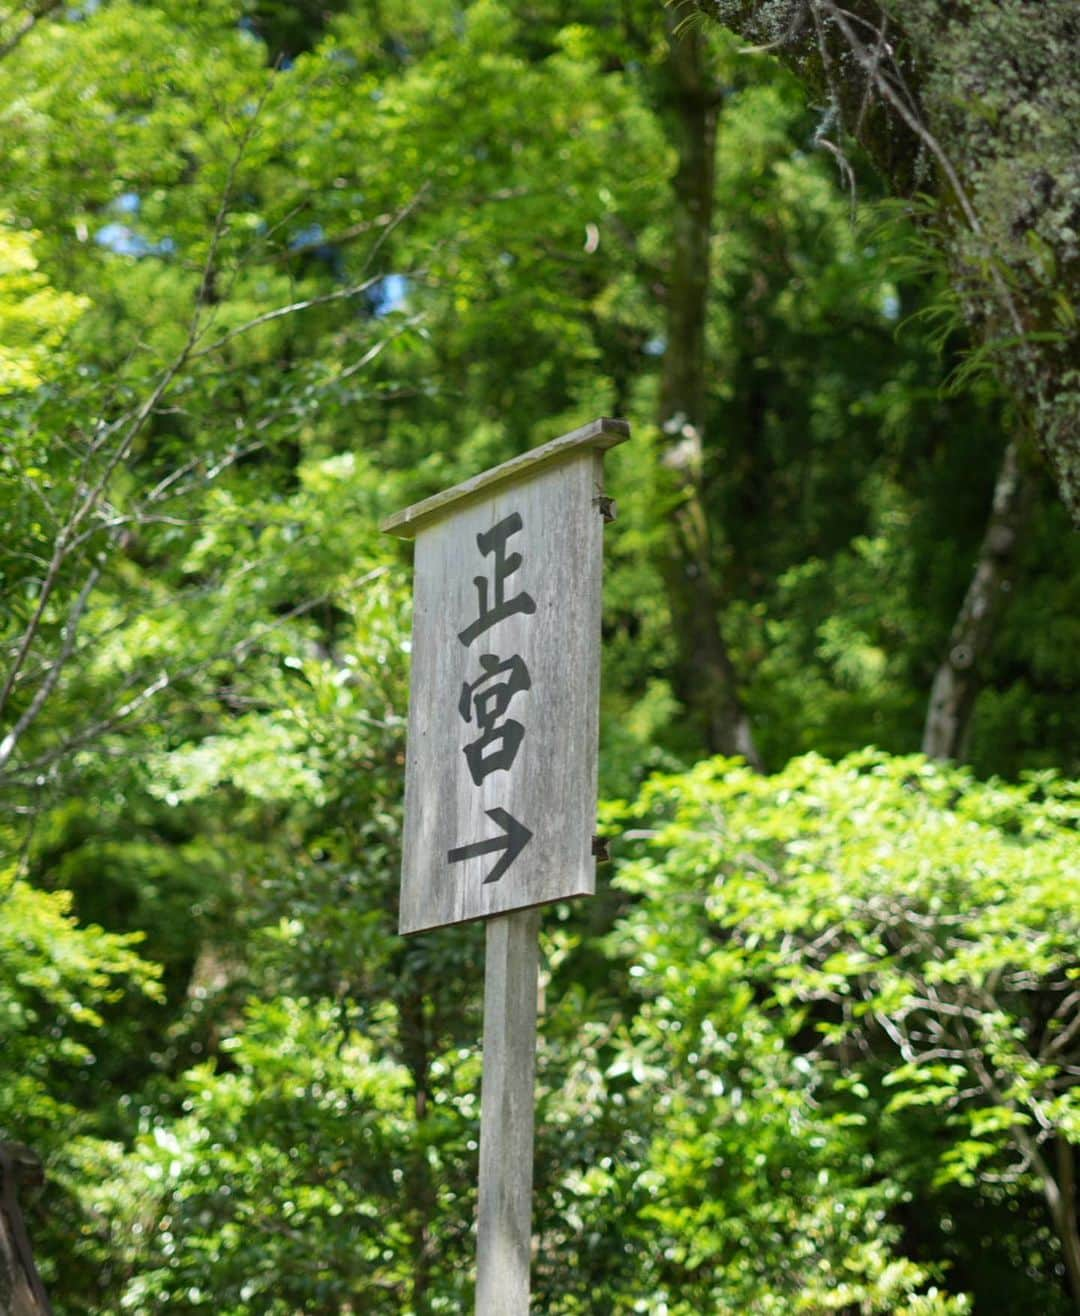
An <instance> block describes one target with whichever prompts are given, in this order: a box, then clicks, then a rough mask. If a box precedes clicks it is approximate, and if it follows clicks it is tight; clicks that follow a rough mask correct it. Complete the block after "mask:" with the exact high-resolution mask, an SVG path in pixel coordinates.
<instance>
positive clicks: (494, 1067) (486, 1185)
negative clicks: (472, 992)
mask: <svg viewBox="0 0 1080 1316" xmlns="http://www.w3.org/2000/svg"><path fill="white" fill-rule="evenodd" d="M539 958H540V911H539V910H537V909H522V910H517V911H515V912H514V913H512V914H503V915H501V916H499V917H497V918H492V919H489V920H488V924H487V956H486V965H485V970H484V1074H483V1082H482V1086H481V1089H480V1200H479V1214H478V1239H477V1263H476V1316H526V1313H527V1312H528V1310H529V1263H530V1259H531V1253H532V1174H533V1099H534V1093H533V1079H534V1073H535V1069H536V1002H537V994H536V993H537V977H538V969H539Z"/></svg>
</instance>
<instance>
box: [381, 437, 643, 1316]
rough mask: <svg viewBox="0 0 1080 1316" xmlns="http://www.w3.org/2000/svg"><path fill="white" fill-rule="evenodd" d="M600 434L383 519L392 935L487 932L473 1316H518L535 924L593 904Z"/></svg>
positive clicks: (566, 442) (602, 508) (524, 1238)
mask: <svg viewBox="0 0 1080 1316" xmlns="http://www.w3.org/2000/svg"><path fill="white" fill-rule="evenodd" d="M629 437H630V430H629V426H628V425H627V424H626V423H625V422H624V421H620V420H596V421H593V422H592V424H591V425H586V426H584V427H583V428H582V429H579V430H575V431H574V432H573V433H572V434H564V435H563V436H562V438H559V439H554V440H552V442H551V443H546V444H544V445H543V446H542V447H540V448H534V449H533V450H532V451H531V452H527V453H524V454H523V455H522V456H521V457H516V458H514V460H513V461H509V462H505V463H504V464H503V465H502V466H496V467H495V468H494V469H492V470H490V471H485V472H484V473H483V474H482V475H478V476H476V477H474V478H473V479H471V480H467V481H466V482H465V483H464V484H459V485H457V486H456V487H455V488H453V489H448V490H447V491H446V492H445V493H440V494H436V495H435V496H434V497H433V498H429V499H427V500H426V501H425V502H422V503H417V504H416V506H415V507H410V508H407V509H406V510H405V511H404V512H399V513H398V514H397V515H396V516H392V517H390V519H389V520H388V521H386V522H385V523H384V525H383V529H384V530H386V531H388V532H389V533H390V534H395V535H400V536H402V537H403V538H406V539H412V538H415V540H416V559H415V583H414V587H413V643H412V664H413V665H412V685H411V689H410V694H409V737H408V745H407V749H406V768H405V843H404V855H403V860H402V871H401V917H400V928H401V931H402V932H403V933H409V932H420V931H422V930H424V929H426V928H439V927H445V926H446V925H447V924H451V923H462V922H465V921H466V920H469V919H477V918H486V919H488V920H489V921H488V924H487V936H486V944H487V962H486V965H485V975H484V1075H483V1092H482V1102H481V1114H480V1191H479V1201H478V1222H477V1223H478V1228H477V1265H476V1312H477V1316H526V1313H527V1312H528V1309H529V1258H530V1230H531V1224H530V1221H531V1212H532V1159H533V1156H532V1139H533V1071H534V1062H535V1054H536V993H537V972H538V962H539V952H538V946H539V931H540V912H539V909H538V908H537V907H538V906H540V905H544V904H547V903H548V902H549V901H552V900H563V899H565V898H567V897H569V896H580V895H587V894H590V893H591V892H592V890H593V886H594V872H595V859H594V858H593V853H592V841H593V828H594V827H595V824H596V748H597V705H598V702H599V686H600V568H601V554H602V547H603V545H602V538H603V536H602V531H603V526H604V522H605V521H607V520H610V517H611V504H610V500H608V499H607V498H605V496H604V486H603V478H602V477H603V472H602V470H601V465H602V458H603V453H604V450H605V449H607V448H610V447H612V446H613V445H614V444H616V443H622V442H623V441H624V440H625V439H627V438H629Z"/></svg>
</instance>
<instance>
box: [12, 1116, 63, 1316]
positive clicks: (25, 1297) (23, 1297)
mask: <svg viewBox="0 0 1080 1316" xmlns="http://www.w3.org/2000/svg"><path fill="white" fill-rule="evenodd" d="M43 1180H44V1173H43V1171H42V1166H41V1161H40V1160H39V1158H38V1157H37V1155H36V1154H35V1153H34V1152H32V1151H31V1150H30V1148H29V1147H24V1146H23V1145H22V1144H21V1143H17V1142H3V1143H0V1313H3V1316H52V1307H51V1306H50V1305H49V1299H48V1297H47V1296H46V1293H45V1289H44V1287H43V1285H42V1283H41V1278H40V1276H39V1275H38V1273H37V1267H36V1266H35V1265H34V1256H33V1253H32V1251H31V1249H30V1239H29V1238H28V1237H27V1233H26V1225H25V1223H24V1222H23V1217H22V1212H21V1210H20V1209H19V1200H18V1197H17V1192H16V1190H17V1188H18V1187H19V1186H20V1185H24V1184H28V1183H33V1184H40V1183H42V1182H43Z"/></svg>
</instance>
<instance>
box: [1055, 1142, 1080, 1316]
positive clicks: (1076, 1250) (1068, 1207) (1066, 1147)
mask: <svg viewBox="0 0 1080 1316" xmlns="http://www.w3.org/2000/svg"><path fill="white" fill-rule="evenodd" d="M1056 1160H1057V1180H1056V1183H1055V1188H1056V1192H1054V1193H1052V1194H1049V1195H1048V1200H1049V1205H1050V1213H1051V1215H1052V1216H1053V1217H1054V1228H1055V1229H1056V1231H1057V1236H1058V1238H1059V1239H1060V1240H1061V1253H1062V1257H1063V1258H1064V1261H1065V1273H1066V1275H1068V1277H1069V1290H1070V1292H1071V1295H1072V1300H1073V1307H1074V1308H1075V1309H1076V1311H1077V1312H1078V1313H1080V1219H1078V1218H1077V1206H1078V1203H1077V1200H1076V1148H1075V1147H1074V1146H1073V1145H1072V1143H1070V1142H1068V1141H1066V1139H1065V1138H1061V1137H1059V1138H1058V1140H1057V1146H1056Z"/></svg>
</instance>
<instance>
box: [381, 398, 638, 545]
mask: <svg viewBox="0 0 1080 1316" xmlns="http://www.w3.org/2000/svg"><path fill="white" fill-rule="evenodd" d="M629 437H630V426H629V425H628V424H627V422H626V421H625V420H612V419H611V418H610V417H607V416H602V417H601V418H600V419H599V420H591V421H590V422H589V423H588V425H582V426H581V428H580V429H576V430H571V431H570V433H569V434H561V435H560V436H559V437H558V438H557V439H552V440H551V442H550V443H543V444H541V445H540V446H539V447H537V448H530V449H529V451H528V452H523V453H522V454H521V455H520V456H518V457H512V458H511V459H510V461H508V462H503V463H502V465H501V466H492V467H491V468H490V470H486V471H481V473H480V474H479V475H474V476H473V477H472V478H471V479H468V480H464V481H462V483H461V484H455V485H454V486H453V488H451V489H444V490H442V492H441V493H437V494H433V495H432V496H431V497H430V498H425V499H424V501H423V502H420V503H414V504H413V505H412V506H411V507H406V508H405V509H404V510H403V511H400V512H395V513H394V515H393V516H388V517H387V518H386V520H385V521H384V522H383V523H382V527H381V528H382V530H383V531H384V532H385V533H386V534H390V535H397V536H398V538H399V539H412V538H413V537H414V536H415V535H416V534H417V533H418V531H420V530H421V529H423V528H424V527H425V526H426V525H428V524H430V523H431V522H432V521H435V520H439V519H441V518H442V517H444V516H446V514H447V513H448V512H450V511H451V510H453V509H454V508H455V507H457V506H464V505H465V504H467V503H469V502H470V501H472V500H473V499H475V498H477V497H479V496H481V495H484V494H490V493H492V492H493V491H494V489H495V487H496V486H497V485H499V484H503V483H505V482H507V481H514V482H515V483H516V482H518V481H520V479H521V477H522V476H524V475H527V474H535V473H537V472H538V471H539V470H540V469H541V468H542V467H544V466H549V465H551V464H553V463H555V462H560V461H563V460H564V459H565V458H566V457H568V456H572V455H574V453H575V452H576V451H577V450H579V449H581V448H590V449H593V450H595V451H598V452H603V451H604V450H606V449H607V448H613V447H615V445H616V444H617V443H625V442H626V440H627V439H628V438H629Z"/></svg>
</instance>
